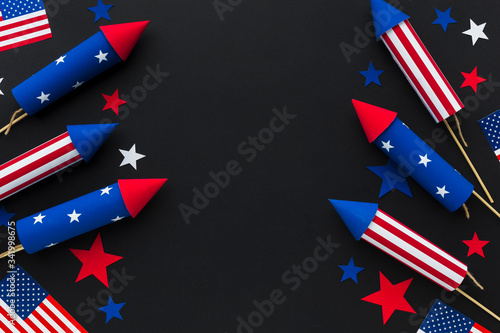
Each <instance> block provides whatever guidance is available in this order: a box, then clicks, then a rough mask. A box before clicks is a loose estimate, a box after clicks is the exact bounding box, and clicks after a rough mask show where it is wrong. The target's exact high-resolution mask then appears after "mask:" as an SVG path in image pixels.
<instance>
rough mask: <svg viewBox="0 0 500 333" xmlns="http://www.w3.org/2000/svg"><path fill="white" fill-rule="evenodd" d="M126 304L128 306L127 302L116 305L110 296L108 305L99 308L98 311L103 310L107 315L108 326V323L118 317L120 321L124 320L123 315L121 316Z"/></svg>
mask: <svg viewBox="0 0 500 333" xmlns="http://www.w3.org/2000/svg"><path fill="white" fill-rule="evenodd" d="M125 304H126V302H124V303H115V302H113V299H112V298H111V296H109V301H108V305H106V306H103V307H100V308H98V310H101V311H102V312H105V313H106V324H107V323H108V321H109V320H110V319H111V318H113V317H116V318H118V319H121V320H123V318H122V315H121V314H120V309H121V308H122V307H123V306H124V305H125Z"/></svg>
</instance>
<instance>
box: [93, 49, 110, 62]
mask: <svg viewBox="0 0 500 333" xmlns="http://www.w3.org/2000/svg"><path fill="white" fill-rule="evenodd" d="M107 55H108V53H102V51H101V50H99V54H98V55H96V56H95V57H96V58H97V59H99V63H101V62H103V61H108V59H106V56H107Z"/></svg>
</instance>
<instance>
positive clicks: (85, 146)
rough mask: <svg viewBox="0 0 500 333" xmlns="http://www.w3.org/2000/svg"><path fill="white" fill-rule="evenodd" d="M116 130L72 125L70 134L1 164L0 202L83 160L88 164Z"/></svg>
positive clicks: (95, 126)
mask: <svg viewBox="0 0 500 333" xmlns="http://www.w3.org/2000/svg"><path fill="white" fill-rule="evenodd" d="M115 127H116V124H105V125H72V126H68V127H67V129H68V131H67V132H65V133H63V134H61V135H59V136H57V137H55V138H53V139H51V140H49V141H47V142H45V143H44V144H41V145H40V146H38V147H36V148H33V149H31V150H30V151H28V152H26V153H24V154H22V155H20V156H18V157H16V158H14V159H12V160H10V161H9V162H6V163H4V164H3V165H0V200H3V199H5V198H7V197H9V196H11V195H13V194H15V193H17V192H19V191H21V190H22V189H25V188H26V187H28V186H30V185H32V184H34V183H36V182H38V181H40V180H42V179H44V178H46V177H48V176H50V175H52V174H54V173H56V172H58V171H61V170H63V169H64V168H66V167H68V166H70V165H72V164H75V163H77V162H79V161H81V160H85V161H86V162H88V161H89V160H90V158H91V157H92V156H93V155H94V153H95V152H96V151H97V150H98V149H99V147H100V146H101V145H102V143H103V142H104V141H105V140H106V138H107V137H108V136H109V134H110V133H111V132H112V131H113V129H114V128H115Z"/></svg>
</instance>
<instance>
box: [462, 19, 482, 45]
mask: <svg viewBox="0 0 500 333" xmlns="http://www.w3.org/2000/svg"><path fill="white" fill-rule="evenodd" d="M485 26H486V22H484V23H483V24H480V25H477V24H476V23H475V22H474V21H472V19H471V20H470V29H469V30H465V31H464V32H462V33H463V34H464V35H469V36H471V38H472V46H474V45H475V44H476V42H477V40H478V39H480V38H481V39H488V36H486V34H485V33H484V31H483V30H484V27H485Z"/></svg>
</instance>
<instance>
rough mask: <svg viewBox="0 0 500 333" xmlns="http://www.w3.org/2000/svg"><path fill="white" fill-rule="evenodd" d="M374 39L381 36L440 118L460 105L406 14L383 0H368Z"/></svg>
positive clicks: (430, 107)
mask: <svg viewBox="0 0 500 333" xmlns="http://www.w3.org/2000/svg"><path fill="white" fill-rule="evenodd" d="M371 5H372V12H373V19H374V24H375V27H376V36H377V39H378V38H381V39H382V41H383V42H384V44H385V45H386V46H387V48H388V49H389V51H390V52H391V54H392V57H393V58H394V60H395V61H396V63H397V64H398V65H399V67H400V68H401V70H402V71H403V73H404V75H405V76H406V78H407V79H408V82H410V84H411V86H412V87H413V89H415V92H416V93H417V94H418V96H419V97H420V99H421V100H422V102H423V103H424V105H425V106H426V107H427V110H429V112H430V114H431V116H432V117H433V118H434V120H435V121H436V122H440V121H442V120H444V119H446V118H448V117H449V116H451V115H453V114H455V113H456V112H457V111H459V110H461V109H462V108H463V107H464V105H463V103H462V102H461V101H460V99H459V98H458V96H457V94H456V93H455V91H454V90H453V88H452V87H451V85H450V84H449V82H448V80H447V79H446V78H445V77H444V75H443V72H441V70H440V69H439V67H438V66H437V65H436V62H435V61H434V59H432V57H431V55H430V54H429V51H427V49H426V47H425V46H424V44H423V43H422V41H421V40H420V38H419V37H418V35H417V33H416V32H415V30H414V29H413V27H412V26H411V24H410V22H409V21H408V18H409V17H408V16H407V15H406V14H404V13H402V12H400V11H399V10H398V9H396V8H394V7H392V6H391V5H389V4H388V3H386V2H385V1H383V0H372V1H371Z"/></svg>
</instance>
